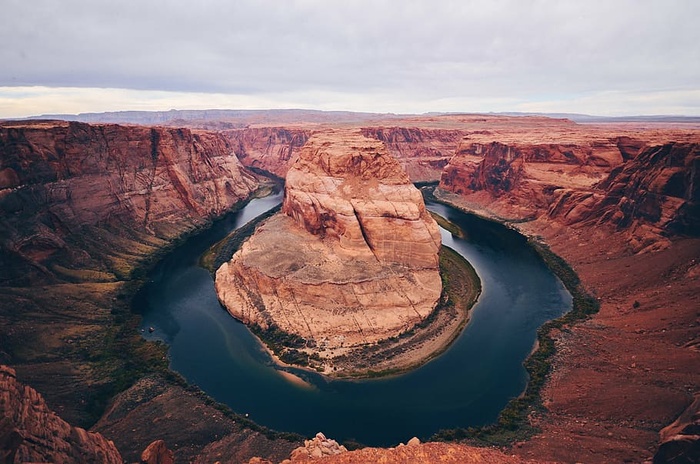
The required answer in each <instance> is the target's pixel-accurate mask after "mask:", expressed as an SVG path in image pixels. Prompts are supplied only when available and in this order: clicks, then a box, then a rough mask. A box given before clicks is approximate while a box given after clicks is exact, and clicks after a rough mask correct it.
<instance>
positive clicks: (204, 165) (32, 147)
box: [0, 121, 256, 285]
mask: <svg viewBox="0 0 700 464" xmlns="http://www.w3.org/2000/svg"><path fill="white" fill-rule="evenodd" d="M255 186H256V181H255V179H254V178H253V177H252V176H251V175H250V174H248V173H246V172H245V171H243V170H242V169H241V165H240V163H239V162H238V160H237V159H236V157H235V156H234V155H233V149H232V147H231V146H230V145H229V144H228V142H227V141H226V139H225V138H223V137H221V136H219V135H216V134H212V133H207V132H192V131H190V130H187V129H165V128H145V127H125V126H116V125H98V126H93V125H88V124H82V123H66V122H57V121H53V122H22V123H11V122H7V123H2V124H0V214H1V215H2V216H3V221H2V222H0V269H1V271H0V282H3V283H5V284H14V285H17V284H21V283H22V282H23V281H25V282H26V281H27V280H28V279H29V278H30V277H31V276H37V274H38V276H42V277H43V278H44V279H45V280H46V281H49V282H51V281H55V279H56V278H58V279H59V280H60V279H62V278H63V277H69V278H72V277H73V276H74V275H75V274H76V273H75V272H71V271H70V269H76V268H82V269H81V270H84V269H85V268H91V270H92V271H94V272H93V273H92V275H93V277H95V278H98V279H102V280H104V279H107V280H109V279H110V278H111V277H110V275H112V278H113V276H114V275H115V274H116V275H119V274H123V272H122V270H123V268H124V267H125V266H124V264H125V263H123V261H124V255H125V254H127V255H128V254H132V253H133V251H132V250H125V249H124V247H125V244H124V241H125V239H132V240H133V241H135V242H136V245H135V246H134V248H138V247H139V246H141V247H144V246H146V247H148V246H149V245H150V246H152V247H153V246H158V245H159V244H162V242H159V240H158V239H164V240H170V239H173V238H175V237H177V236H179V235H181V234H182V233H184V232H186V231H188V230H191V229H193V228H194V227H197V226H200V225H203V224H204V223H205V222H206V221H207V220H208V219H210V218H213V217H216V216H217V215H220V214H222V213H223V212H225V211H226V210H228V209H230V208H231V207H232V206H233V205H234V204H235V203H237V202H238V201H240V200H241V199H243V198H245V197H247V196H248V195H249V194H250V193H251V191H252V190H253V189H254V188H255ZM149 237H151V238H150V239H149ZM154 238H155V240H154ZM101 251H107V253H106V254H108V255H111V259H106V258H105V257H104V256H103V257H98V256H96V255H98V254H100V252H101ZM117 251H119V253H118V252H117ZM66 269H69V270H66ZM60 274H62V275H60ZM82 274H83V275H85V272H83V273H82Z"/></svg>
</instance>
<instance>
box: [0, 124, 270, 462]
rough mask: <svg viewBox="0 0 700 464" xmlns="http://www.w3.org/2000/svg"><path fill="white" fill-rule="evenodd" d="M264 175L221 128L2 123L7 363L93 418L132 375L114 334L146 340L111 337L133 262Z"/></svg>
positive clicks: (0, 308)
mask: <svg viewBox="0 0 700 464" xmlns="http://www.w3.org/2000/svg"><path fill="white" fill-rule="evenodd" d="M257 185H258V181H257V179H256V178H255V177H253V176H252V175H251V174H250V173H249V172H247V171H246V170H245V169H243V168H242V166H241V165H240V163H239V162H238V160H237V158H236V157H235V156H234V154H233V149H232V147H231V146H230V145H229V143H228V142H227V140H226V139H225V138H223V137H221V136H220V135H218V134H213V133H209V132H202V131H190V130H188V129H166V128H157V127H156V128H146V127H134V126H116V125H89V124H82V123H67V122H61V121H21V122H20V121H18V122H2V123H0V340H2V343H0V362H3V363H7V364H10V365H12V367H13V368H14V369H15V370H16V371H17V373H18V375H19V376H20V377H21V378H22V379H24V381H25V382H27V383H28V384H30V385H32V387H33V388H35V389H36V390H38V391H39V392H40V393H41V394H42V395H43V396H44V398H46V400H47V402H48V403H49V404H52V405H54V407H55V408H56V410H57V411H58V413H59V414H60V415H61V417H62V418H64V419H65V420H67V421H69V422H70V423H72V424H75V425H77V426H80V427H84V428H88V427H90V426H92V425H93V424H94V423H95V421H96V420H97V419H98V417H96V414H99V413H100V412H101V411H100V409H101V408H103V407H104V406H106V405H105V402H106V401H107V400H108V399H109V398H107V397H106V395H107V394H108V393H109V392H110V391H113V390H112V389H113V388H114V383H115V378H116V377H119V378H123V377H124V376H126V377H128V376H129V375H132V374H129V373H124V372H122V371H121V369H127V366H126V365H125V364H128V363H130V362H132V360H128V359H127V358H129V357H130V354H128V350H126V351H125V350H123V349H121V348H115V347H114V345H113V342H115V341H116V343H117V344H123V345H122V346H134V345H132V342H134V340H140V337H139V335H138V333H137V332H136V331H134V330H133V329H132V328H130V329H128V330H127V331H125V332H124V333H122V334H121V335H118V336H116V337H115V335H116V333H118V332H119V330H120V324H123V323H124V319H125V318H129V317H133V316H131V310H130V307H129V305H130V301H131V294H130V292H131V291H132V290H130V289H133V284H132V282H130V280H131V279H132V278H134V277H138V276H135V275H134V270H136V269H138V268H139V267H140V266H142V265H143V263H144V261H148V260H152V259H153V258H154V256H156V255H157V254H158V253H162V250H163V248H164V247H167V246H169V244H171V243H172V242H173V241H174V240H175V239H178V238H180V237H181V236H182V235H183V234H185V233H188V232H191V231H193V230H195V229H196V228H199V227H203V226H205V225H206V224H207V223H209V222H210V221H212V220H213V219H215V218H216V217H217V216H219V215H221V214H223V213H224V212H225V211H227V210H229V209H231V208H232V207H233V206H234V205H235V204H236V203H238V202H239V201H241V200H242V199H244V198H246V197H248V196H249V195H250V194H251V192H252V191H253V189H255V188H257ZM39 288H40V290H39ZM130 337H132V338H133V339H132V338H130ZM127 340H129V341H127ZM115 351H116V352H118V353H117V356H113V355H114V354H115ZM148 351H149V350H148V349H146V350H145V351H144V353H145V352H148ZM106 352H110V353H111V354H106ZM161 356H162V355H161ZM120 357H121V359H120ZM106 358H109V361H108V362H105V361H104V359H106ZM158 358H160V356H158ZM131 428H133V427H131ZM131 428H130V429H131ZM150 441H153V440H149V441H148V442H147V443H140V444H139V446H140V448H139V452H140V451H141V450H143V448H144V447H145V446H146V445H147V444H148V443H150ZM134 459H136V458H134Z"/></svg>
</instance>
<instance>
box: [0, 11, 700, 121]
mask: <svg viewBox="0 0 700 464" xmlns="http://www.w3.org/2000/svg"><path fill="white" fill-rule="evenodd" d="M0 2H1V4H0V6H1V7H2V8H0V12H1V14H0V43H2V44H3V45H2V47H0V63H1V65H0V118H13V117H25V116H31V115H40V114H54V113H70V114H73V113H81V112H102V111H119V110H169V109H209V108H227V109H272V108H306V109H320V110H349V111H369V112H379V113H425V112H468V113H475V112H510V111H522V112H550V113H551V112H566V113H585V114H592V115H599V116H624V115H662V114H673V115H689V116H700V27H698V20H699V19H700V1H697V0H658V1H657V0H603V1H598V0H586V1H580V0H571V1H567V0H488V1H487V0H484V1H470V0H455V1H450V0H444V1H443V0H426V1H423V0H393V1H387V0H357V1H353V0H339V1H335V0H276V1H273V0H197V1H182V0H171V1H156V0H133V1H130V0H109V1H102V0H61V1H56V0H31V1H28V0H0Z"/></svg>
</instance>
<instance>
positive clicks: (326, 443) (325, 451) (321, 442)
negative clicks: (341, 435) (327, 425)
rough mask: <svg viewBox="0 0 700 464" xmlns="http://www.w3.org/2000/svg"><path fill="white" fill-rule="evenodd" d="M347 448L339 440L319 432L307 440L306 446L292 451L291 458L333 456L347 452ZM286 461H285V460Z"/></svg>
mask: <svg viewBox="0 0 700 464" xmlns="http://www.w3.org/2000/svg"><path fill="white" fill-rule="evenodd" d="M347 451H348V450H347V448H345V447H344V446H343V445H339V444H338V442H337V441H335V440H332V439H330V438H326V436H325V435H324V434H323V433H321V432H319V433H317V434H316V436H315V437H314V438H312V439H311V440H305V441H304V446H300V447H299V448H297V449H295V450H294V451H292V454H291V456H290V460H291V461H294V460H300V459H304V458H312V459H320V458H322V457H325V456H333V455H336V454H340V453H347ZM283 462H284V461H283Z"/></svg>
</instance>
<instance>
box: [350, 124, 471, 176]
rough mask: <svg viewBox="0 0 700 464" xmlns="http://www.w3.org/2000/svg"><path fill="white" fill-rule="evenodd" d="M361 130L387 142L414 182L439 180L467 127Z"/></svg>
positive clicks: (386, 144)
mask: <svg viewBox="0 0 700 464" xmlns="http://www.w3.org/2000/svg"><path fill="white" fill-rule="evenodd" d="M362 134H363V135H364V136H365V137H370V138H374V139H377V140H379V141H380V142H382V143H384V145H385V146H386V148H387V150H388V151H389V153H390V154H391V155H392V156H393V157H394V158H396V159H397V160H398V161H399V163H401V166H403V168H404V170H405V171H406V173H407V174H408V177H410V178H411V181H413V182H433V181H438V180H440V175H441V173H442V169H443V168H444V167H445V166H446V165H447V163H448V161H449V160H450V158H452V156H453V155H454V153H455V151H456V149H457V147H458V145H459V142H460V140H461V139H462V136H463V135H464V134H465V131H463V130H459V129H432V128H421V127H397V126H393V127H364V128H362Z"/></svg>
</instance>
